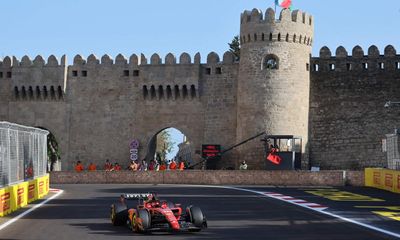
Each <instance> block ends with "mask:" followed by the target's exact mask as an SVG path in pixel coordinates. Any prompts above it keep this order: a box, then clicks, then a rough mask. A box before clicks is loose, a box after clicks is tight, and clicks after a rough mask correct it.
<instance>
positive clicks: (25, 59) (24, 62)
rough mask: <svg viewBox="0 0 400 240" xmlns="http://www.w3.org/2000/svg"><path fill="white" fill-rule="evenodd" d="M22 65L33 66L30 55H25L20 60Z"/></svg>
mask: <svg viewBox="0 0 400 240" xmlns="http://www.w3.org/2000/svg"><path fill="white" fill-rule="evenodd" d="M20 66H21V67H30V66H32V61H31V59H30V58H29V57H28V56H26V55H25V56H23V57H22V59H21V62H20Z"/></svg>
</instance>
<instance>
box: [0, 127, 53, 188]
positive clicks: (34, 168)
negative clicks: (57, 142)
mask: <svg viewBox="0 0 400 240" xmlns="http://www.w3.org/2000/svg"><path fill="white" fill-rule="evenodd" d="M47 134H49V132H48V131H45V130H42V129H38V128H32V127H26V126H21V125H18V124H13V123H8V122H0V187H4V186H9V185H13V184H15V183H19V182H23V181H26V180H30V179H34V178H36V177H41V176H43V175H45V174H46V170H47Z"/></svg>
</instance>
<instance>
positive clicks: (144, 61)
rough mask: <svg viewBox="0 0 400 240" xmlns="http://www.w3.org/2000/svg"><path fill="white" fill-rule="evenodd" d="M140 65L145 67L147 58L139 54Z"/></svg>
mask: <svg viewBox="0 0 400 240" xmlns="http://www.w3.org/2000/svg"><path fill="white" fill-rule="evenodd" d="M139 64H140V65H147V58H146V56H145V55H144V54H143V53H142V54H140V61H139Z"/></svg>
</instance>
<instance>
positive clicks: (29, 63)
mask: <svg viewBox="0 0 400 240" xmlns="http://www.w3.org/2000/svg"><path fill="white" fill-rule="evenodd" d="M65 65H66V56H65V55H63V56H62V57H61V60H60V61H58V59H57V58H56V57H55V56H54V55H51V56H49V57H48V58H47V61H45V60H44V58H43V57H42V56H41V55H38V56H36V57H35V58H34V59H33V60H31V59H30V58H29V57H28V56H26V55H25V56H23V57H22V59H21V61H20V60H18V59H17V58H16V57H15V56H13V57H9V56H7V57H5V58H4V59H3V61H1V60H0V68H17V67H60V66H65Z"/></svg>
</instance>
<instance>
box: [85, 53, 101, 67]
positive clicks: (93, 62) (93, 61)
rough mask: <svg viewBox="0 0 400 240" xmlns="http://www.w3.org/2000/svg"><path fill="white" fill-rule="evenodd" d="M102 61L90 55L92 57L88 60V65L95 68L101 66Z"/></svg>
mask: <svg viewBox="0 0 400 240" xmlns="http://www.w3.org/2000/svg"><path fill="white" fill-rule="evenodd" d="M99 64H100V60H99V59H98V58H97V57H96V55H94V54H90V56H89V57H88V59H87V65H90V66H94V65H99Z"/></svg>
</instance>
